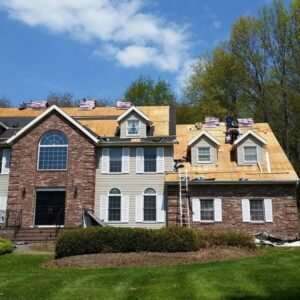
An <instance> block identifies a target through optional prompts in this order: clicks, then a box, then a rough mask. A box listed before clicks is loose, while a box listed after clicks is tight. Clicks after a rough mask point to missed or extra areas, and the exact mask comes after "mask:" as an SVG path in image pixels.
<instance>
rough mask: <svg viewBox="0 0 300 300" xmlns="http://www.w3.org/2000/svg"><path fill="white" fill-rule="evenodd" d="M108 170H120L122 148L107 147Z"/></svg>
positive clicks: (111, 171) (113, 171) (112, 171)
mask: <svg viewBox="0 0 300 300" xmlns="http://www.w3.org/2000/svg"><path fill="white" fill-rule="evenodd" d="M109 172H110V173H116V172H122V148H110V149H109Z"/></svg>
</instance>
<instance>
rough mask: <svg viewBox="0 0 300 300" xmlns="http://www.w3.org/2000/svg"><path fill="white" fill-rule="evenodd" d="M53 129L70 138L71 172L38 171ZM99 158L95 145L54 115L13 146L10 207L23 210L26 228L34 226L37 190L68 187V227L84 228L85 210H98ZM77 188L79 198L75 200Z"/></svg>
mask: <svg viewBox="0 0 300 300" xmlns="http://www.w3.org/2000/svg"><path fill="white" fill-rule="evenodd" d="M50 130H60V131H62V132H63V133H65V134H66V136H67V138H68V148H69V149H68V169H67V171H38V170H37V156H38V145H39V141H40V139H41V137H42V135H43V134H44V133H46V132H47V131H50ZM95 157H96V156H95V146H94V145H93V143H92V142H91V141H90V140H89V139H88V138H87V137H85V136H84V135H83V133H81V132H80V131H79V130H78V129H77V128H76V127H74V126H73V125H71V124H70V123H69V122H68V121H67V120H65V119H64V118H63V117H62V116H60V115H59V114H58V113H56V112H54V113H52V114H50V116H48V117H47V118H46V119H44V120H42V121H41V122H40V123H39V124H37V125H35V127H34V128H32V129H31V130H30V131H28V132H27V133H26V134H25V135H24V136H22V137H21V138H20V139H19V140H18V141H17V142H16V143H15V144H14V145H13V146H12V151H11V166H10V176H9V188H8V202H7V208H8V209H9V210H16V209H22V227H29V226H32V225H34V211H35V197H36V189H37V188H64V189H65V190H66V203H65V205H66V214H65V226H66V227H74V226H79V225H81V213H82V209H83V208H84V209H90V210H93V209H94V199H95V170H96V158H95ZM23 188H25V190H26V194H25V197H23V195H22V189H23ZM76 188H77V190H78V194H77V198H76V197H74V192H75V189H76ZM75 194H76V193H75Z"/></svg>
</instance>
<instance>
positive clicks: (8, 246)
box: [0, 237, 14, 255]
mask: <svg viewBox="0 0 300 300" xmlns="http://www.w3.org/2000/svg"><path fill="white" fill-rule="evenodd" d="M13 250H14V246H13V244H12V242H11V241H10V240H7V239H4V238H2V237H0V255H1V254H5V253H10V252H13Z"/></svg>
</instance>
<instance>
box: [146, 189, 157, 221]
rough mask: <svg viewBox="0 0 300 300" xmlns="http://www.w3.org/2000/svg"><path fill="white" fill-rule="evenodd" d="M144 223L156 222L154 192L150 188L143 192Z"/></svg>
mask: <svg viewBox="0 0 300 300" xmlns="http://www.w3.org/2000/svg"><path fill="white" fill-rule="evenodd" d="M144 221H156V191H155V190H154V189H152V188H148V189H146V190H145V192H144Z"/></svg>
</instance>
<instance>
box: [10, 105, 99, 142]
mask: <svg viewBox="0 0 300 300" xmlns="http://www.w3.org/2000/svg"><path fill="white" fill-rule="evenodd" d="M53 111H56V112H57V113H59V114H60V115H61V116H63V117H64V118H65V119H66V120H68V121H69V122H70V123H71V124H73V125H74V126H75V127H76V128H78V129H79V130H80V131H81V132H82V133H84V134H85V135H86V136H87V137H89V138H90V139H91V140H92V141H93V142H95V143H98V142H99V140H98V139H97V138H96V137H95V136H94V135H93V134H91V133H90V132H89V131H88V130H87V129H85V128H84V127H83V126H82V125H80V124H79V123H78V122H77V121H75V120H74V119H73V118H71V117H70V116H69V115H67V114H66V113H65V112H64V111H63V110H61V109H60V108H59V107H57V106H56V105H53V106H51V107H50V108H48V109H47V110H45V111H44V112H43V113H42V114H40V115H39V116H37V117H36V118H35V119H33V120H32V121H31V122H29V123H28V124H27V125H26V126H25V127H23V128H22V129H21V130H20V131H18V132H17V133H16V134H15V135H14V136H12V137H11V138H9V139H8V140H7V141H6V144H11V143H12V142H13V141H15V140H16V139H17V138H18V137H19V136H21V135H22V134H24V133H25V132H26V131H27V130H29V129H30V128H31V127H32V126H34V125H35V124H37V123H38V122H39V121H41V120H42V119H43V118H45V117H46V116H48V115H49V114H50V113H51V112H53Z"/></svg>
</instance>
